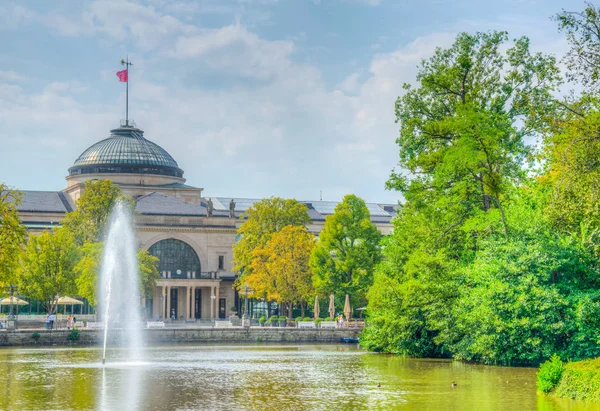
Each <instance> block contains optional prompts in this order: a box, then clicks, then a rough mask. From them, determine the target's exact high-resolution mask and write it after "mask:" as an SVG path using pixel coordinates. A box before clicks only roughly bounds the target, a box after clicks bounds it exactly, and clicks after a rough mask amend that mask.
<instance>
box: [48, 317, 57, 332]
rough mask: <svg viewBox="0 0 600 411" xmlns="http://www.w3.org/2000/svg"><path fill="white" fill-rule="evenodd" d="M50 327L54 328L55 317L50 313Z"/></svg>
mask: <svg viewBox="0 0 600 411" xmlns="http://www.w3.org/2000/svg"><path fill="white" fill-rule="evenodd" d="M49 318H50V329H51V330H53V329H54V319H55V318H56V317H54V314H50V317H49Z"/></svg>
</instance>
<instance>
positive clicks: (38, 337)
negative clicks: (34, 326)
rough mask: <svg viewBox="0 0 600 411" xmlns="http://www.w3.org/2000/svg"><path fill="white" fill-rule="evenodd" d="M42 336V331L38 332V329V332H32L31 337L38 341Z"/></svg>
mask: <svg viewBox="0 0 600 411" xmlns="http://www.w3.org/2000/svg"><path fill="white" fill-rule="evenodd" d="M40 337H41V335H40V333H39V332H37V331H36V332H34V333H33V334H31V338H33V339H34V340H36V341H37V340H39V339H40Z"/></svg>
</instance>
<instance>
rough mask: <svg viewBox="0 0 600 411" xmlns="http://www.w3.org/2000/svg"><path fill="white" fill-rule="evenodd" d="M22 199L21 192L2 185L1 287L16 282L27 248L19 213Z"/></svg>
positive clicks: (0, 233)
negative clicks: (22, 256)
mask: <svg viewBox="0 0 600 411" xmlns="http://www.w3.org/2000/svg"><path fill="white" fill-rule="evenodd" d="M21 198H22V195H21V193H20V192H19V191H16V190H11V189H9V188H8V187H7V186H6V185H4V184H0V286H5V285H8V284H11V283H15V282H16V273H17V269H18V267H19V259H20V257H21V253H22V252H23V248H24V247H25V239H26V231H25V227H24V226H23V225H22V224H21V219H20V218H19V214H18V212H17V205H18V204H19V202H20V201H21Z"/></svg>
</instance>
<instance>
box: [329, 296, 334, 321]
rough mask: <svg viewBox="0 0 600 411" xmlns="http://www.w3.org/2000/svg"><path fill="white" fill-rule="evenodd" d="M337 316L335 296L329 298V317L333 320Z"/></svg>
mask: <svg viewBox="0 0 600 411" xmlns="http://www.w3.org/2000/svg"><path fill="white" fill-rule="evenodd" d="M334 316H335V297H334V296H333V294H331V295H330V296H329V317H331V318H333V317H334Z"/></svg>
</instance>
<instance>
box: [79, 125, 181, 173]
mask: <svg viewBox="0 0 600 411" xmlns="http://www.w3.org/2000/svg"><path fill="white" fill-rule="evenodd" d="M91 173H136V174H161V175H172V176H176V177H182V176H183V170H181V169H180V168H179V166H178V165H177V162H176V161H175V160H174V159H173V157H171V155H170V154H169V153H167V151H166V150H165V149H163V148H162V147H160V146H159V145H158V144H155V143H153V142H152V141H150V140H147V139H146V138H144V132H143V131H142V130H140V129H139V128H135V127H130V126H124V127H119V128H117V129H114V130H111V135H110V137H109V138H107V139H104V140H102V141H99V142H97V143H95V144H94V145H92V146H91V147H89V148H87V149H86V150H85V151H84V152H83V153H81V155H80V156H79V157H78V158H77V160H75V163H74V164H73V166H72V167H71V168H69V174H70V175H77V174H91Z"/></svg>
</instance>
